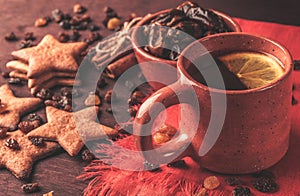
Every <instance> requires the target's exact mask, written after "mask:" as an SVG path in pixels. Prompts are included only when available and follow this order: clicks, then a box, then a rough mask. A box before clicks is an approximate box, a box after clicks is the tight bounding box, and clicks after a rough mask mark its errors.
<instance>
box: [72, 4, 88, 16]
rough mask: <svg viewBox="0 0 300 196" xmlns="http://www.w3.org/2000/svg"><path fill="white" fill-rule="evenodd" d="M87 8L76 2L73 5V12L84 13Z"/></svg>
mask: <svg viewBox="0 0 300 196" xmlns="http://www.w3.org/2000/svg"><path fill="white" fill-rule="evenodd" d="M86 10H87V9H86V8H85V7H83V6H82V5H80V4H75V5H74V6H73V12H74V13H76V14H83V13H84V12H86Z"/></svg>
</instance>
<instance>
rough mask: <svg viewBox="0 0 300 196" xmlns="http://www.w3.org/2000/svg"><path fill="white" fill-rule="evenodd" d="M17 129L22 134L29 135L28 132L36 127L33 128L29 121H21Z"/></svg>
mask: <svg viewBox="0 0 300 196" xmlns="http://www.w3.org/2000/svg"><path fill="white" fill-rule="evenodd" d="M18 128H19V129H20V130H21V131H22V132H23V133H25V134H26V133H29V132H30V131H32V130H33V129H35V128H36V127H35V126H34V124H33V123H32V122H30V121H22V122H20V123H19V124H18Z"/></svg>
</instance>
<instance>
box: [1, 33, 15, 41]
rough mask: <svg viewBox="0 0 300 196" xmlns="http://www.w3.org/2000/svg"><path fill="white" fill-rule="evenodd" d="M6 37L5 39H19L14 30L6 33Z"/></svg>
mask: <svg viewBox="0 0 300 196" xmlns="http://www.w3.org/2000/svg"><path fill="white" fill-rule="evenodd" d="M4 39H5V40H6V41H17V40H18V38H17V36H16V35H15V33H14V32H11V33H8V34H6V35H5V36H4Z"/></svg>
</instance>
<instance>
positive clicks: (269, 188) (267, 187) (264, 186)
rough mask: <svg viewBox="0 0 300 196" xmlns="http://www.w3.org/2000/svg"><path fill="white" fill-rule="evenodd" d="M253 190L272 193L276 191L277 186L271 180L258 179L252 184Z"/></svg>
mask: <svg viewBox="0 0 300 196" xmlns="http://www.w3.org/2000/svg"><path fill="white" fill-rule="evenodd" d="M253 186H254V188H256V189H257V190H258V191H260V192H263V193H274V192H276V191H278V188H279V187H278V184H277V183H276V182H275V181H274V179H272V178H267V177H260V178H258V179H256V180H255V181H254V182H253Z"/></svg>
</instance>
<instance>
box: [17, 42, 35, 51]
mask: <svg viewBox="0 0 300 196" xmlns="http://www.w3.org/2000/svg"><path fill="white" fill-rule="evenodd" d="M32 46H35V44H34V43H33V42H32V40H23V41H21V42H20V44H19V45H18V49H23V48H30V47H32Z"/></svg>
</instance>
